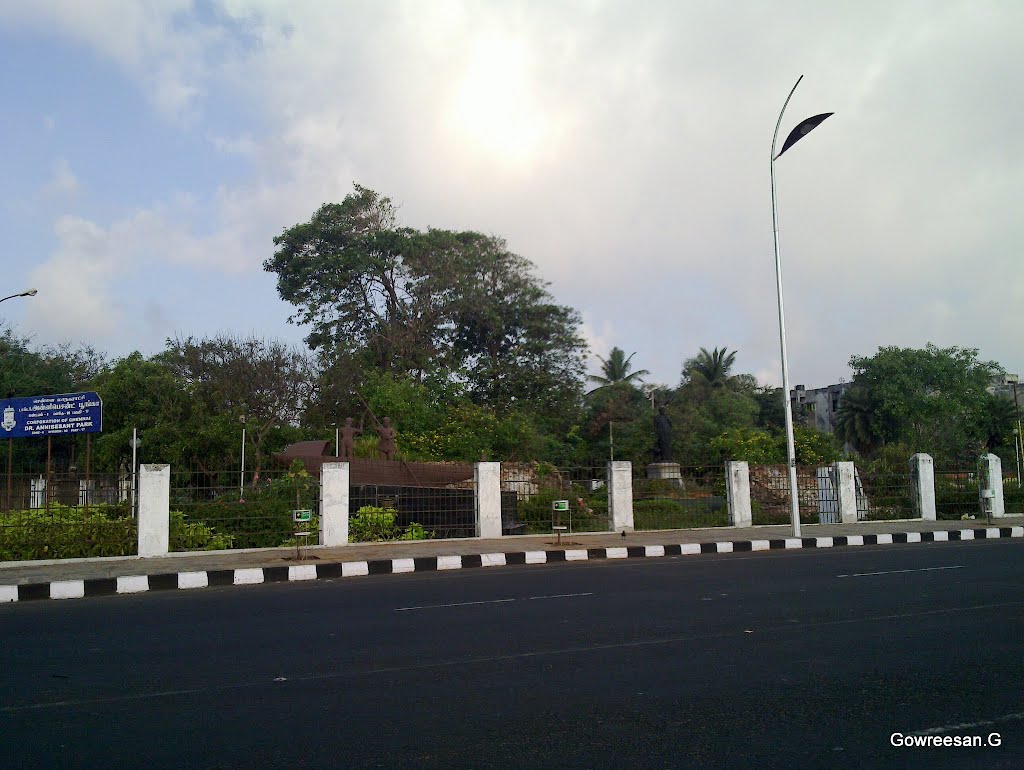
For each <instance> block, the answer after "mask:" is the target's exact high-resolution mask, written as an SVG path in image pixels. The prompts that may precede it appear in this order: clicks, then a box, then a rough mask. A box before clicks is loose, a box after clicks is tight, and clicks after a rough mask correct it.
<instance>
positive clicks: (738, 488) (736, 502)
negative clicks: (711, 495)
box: [725, 460, 754, 527]
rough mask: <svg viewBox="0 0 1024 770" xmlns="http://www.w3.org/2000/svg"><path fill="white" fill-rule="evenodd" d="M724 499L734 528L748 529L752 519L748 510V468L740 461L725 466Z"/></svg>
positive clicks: (730, 462)
mask: <svg viewBox="0 0 1024 770" xmlns="http://www.w3.org/2000/svg"><path fill="white" fill-rule="evenodd" d="M725 499H726V501H728V503H729V518H730V519H731V520H732V525H733V526H734V527H749V526H751V525H752V524H753V521H754V517H753V514H752V513H751V509H750V466H749V465H748V464H747V463H745V462H742V461H731V460H730V461H729V462H727V463H726V464H725Z"/></svg>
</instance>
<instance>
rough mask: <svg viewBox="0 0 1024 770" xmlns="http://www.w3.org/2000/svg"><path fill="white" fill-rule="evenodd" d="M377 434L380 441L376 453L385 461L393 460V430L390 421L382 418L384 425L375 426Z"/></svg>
mask: <svg viewBox="0 0 1024 770" xmlns="http://www.w3.org/2000/svg"><path fill="white" fill-rule="evenodd" d="M377 433H378V434H379V435H380V440H379V441H378V443H377V452H378V453H379V454H380V456H381V457H383V458H384V459H385V460H394V459H395V429H394V428H392V427H391V420H389V419H388V418H387V417H385V418H384V423H383V424H382V425H378V426H377Z"/></svg>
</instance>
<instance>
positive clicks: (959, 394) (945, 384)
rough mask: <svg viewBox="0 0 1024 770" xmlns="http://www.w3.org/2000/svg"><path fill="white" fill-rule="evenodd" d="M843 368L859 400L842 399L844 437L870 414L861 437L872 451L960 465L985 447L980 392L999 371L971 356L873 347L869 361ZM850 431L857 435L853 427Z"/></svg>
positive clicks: (984, 405)
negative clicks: (894, 447)
mask: <svg viewBox="0 0 1024 770" xmlns="http://www.w3.org/2000/svg"><path fill="white" fill-rule="evenodd" d="M850 366H851V368H852V369H853V370H854V377H853V385H852V387H851V389H850V391H851V392H852V391H854V390H857V391H859V395H856V396H855V397H854V399H853V400H852V401H850V400H849V399H848V398H846V397H844V399H843V403H842V404H841V405H840V411H839V419H840V421H841V423H843V424H844V425H846V426H847V427H846V428H844V435H846V433H845V431H847V430H850V431H852V430H853V429H854V428H853V424H854V421H855V420H856V419H858V417H857V413H858V412H860V413H861V414H865V413H866V410H867V409H869V408H870V415H871V417H870V424H869V425H865V426H864V427H863V432H866V433H868V434H869V435H870V436H871V437H872V439H873V441H874V443H875V444H878V445H884V444H892V443H896V442H905V443H907V444H909V445H910V446H913V447H915V448H916V451H918V452H928V453H930V454H932V455H933V456H934V457H935V458H936V461H937V462H940V463H954V462H956V463H964V462H972V461H973V458H974V457H976V456H977V453H978V452H979V451H980V450H981V448H982V447H984V446H985V444H986V443H987V441H988V438H989V435H988V427H987V423H988V421H989V420H988V409H989V406H990V403H991V402H990V397H989V394H988V391H987V388H988V386H989V385H990V383H991V381H992V377H993V376H994V375H995V374H996V373H998V372H1001V371H1002V368H1001V367H1000V366H999V365H998V364H996V363H995V362H992V361H981V360H979V359H978V351H977V350H975V349H970V348H959V347H951V348H939V347H937V346H935V345H932V344H929V345H928V346H927V347H926V348H924V349H923V350H921V349H913V348H897V347H881V348H879V349H878V352H877V353H875V355H873V356H870V357H865V356H854V357H852V358H851V359H850ZM847 395H849V393H848V394H847ZM868 404H869V405H870V406H868ZM862 407H863V408H862ZM857 431H858V435H859V434H860V433H862V431H861V428H860V427H858V428H857ZM849 435H853V433H850V434H849ZM866 439H867V435H864V436H863V438H862V441H866Z"/></svg>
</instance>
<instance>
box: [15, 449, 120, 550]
mask: <svg viewBox="0 0 1024 770" xmlns="http://www.w3.org/2000/svg"><path fill="white" fill-rule="evenodd" d="M130 500H131V478H130V476H128V475H116V474H90V475H89V477H88V478H86V476H85V474H84V473H80V472H78V471H60V472H57V471H53V470H51V472H50V473H49V474H47V473H46V471H45V470H42V471H39V470H35V469H33V470H31V471H25V470H21V471H14V470H13V469H12V471H11V472H10V473H7V472H6V471H5V473H4V480H3V487H2V488H0V561H24V560H29V559H71V558H84V557H89V556H130V555H133V554H136V553H138V537H137V529H136V525H135V521H134V519H133V517H132V510H131V502H130Z"/></svg>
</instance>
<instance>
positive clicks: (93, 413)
mask: <svg viewBox="0 0 1024 770" xmlns="http://www.w3.org/2000/svg"><path fill="white" fill-rule="evenodd" d="M0 418H2V421H0V438H26V437H31V436H61V435H65V434H68V433H99V432H100V431H102V430H103V402H102V401H101V400H100V397H99V396H98V395H97V394H96V393H93V392H88V393H60V394H57V395H55V396H29V397H28V398H7V399H3V400H0Z"/></svg>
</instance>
